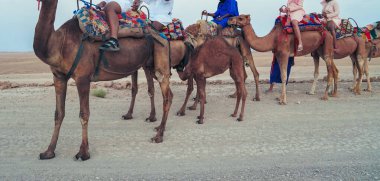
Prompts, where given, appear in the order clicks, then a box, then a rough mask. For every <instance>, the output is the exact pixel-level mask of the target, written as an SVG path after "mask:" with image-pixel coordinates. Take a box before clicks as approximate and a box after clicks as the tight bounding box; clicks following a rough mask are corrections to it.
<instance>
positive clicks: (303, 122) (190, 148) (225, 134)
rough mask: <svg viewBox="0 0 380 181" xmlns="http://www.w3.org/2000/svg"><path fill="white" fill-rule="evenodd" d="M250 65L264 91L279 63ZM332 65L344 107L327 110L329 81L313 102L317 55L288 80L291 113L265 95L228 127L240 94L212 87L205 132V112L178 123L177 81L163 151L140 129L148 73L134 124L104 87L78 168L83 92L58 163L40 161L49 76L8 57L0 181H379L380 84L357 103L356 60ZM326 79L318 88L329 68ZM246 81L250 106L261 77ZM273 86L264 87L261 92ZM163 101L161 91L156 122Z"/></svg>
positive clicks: (180, 90)
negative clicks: (86, 158)
mask: <svg viewBox="0 0 380 181" xmlns="http://www.w3.org/2000/svg"><path fill="white" fill-rule="evenodd" d="M253 55H254V58H255V63H256V65H257V66H258V69H259V72H260V78H261V80H263V82H265V80H266V79H268V77H269V66H270V64H271V59H272V58H271V54H258V53H254V54H253ZM379 60H380V59H373V60H372V62H371V63H370V71H371V77H373V78H374V79H375V80H378V78H379V77H380V61H379ZM335 62H336V64H337V66H338V68H339V71H340V76H339V77H340V79H341V80H342V82H340V83H339V89H338V91H339V97H337V98H330V100H329V101H321V100H320V99H319V98H320V97H321V96H322V94H323V90H324V88H325V85H326V83H325V82H323V81H320V82H319V83H318V87H317V91H316V93H317V94H316V95H306V94H305V93H306V92H307V91H308V90H309V88H310V86H311V83H310V82H309V80H311V79H312V78H313V70H314V67H313V61H312V58H311V57H301V58H298V59H296V65H295V67H294V69H293V71H292V75H291V78H292V79H293V80H294V82H295V83H290V84H289V85H288V86H287V87H288V92H287V93H288V105H286V106H279V105H278V104H277V102H276V101H275V98H276V97H278V96H279V94H280V93H279V89H278V88H277V89H276V90H275V92H274V93H272V94H264V93H262V94H261V95H262V97H261V100H262V101H260V102H253V101H248V102H247V106H246V114H245V120H244V121H243V122H236V121H235V119H234V118H231V117H229V115H230V114H231V113H232V111H233V108H234V103H235V100H234V99H229V98H227V96H228V94H230V93H232V92H233V91H234V85H233V84H231V83H232V81H231V78H229V76H228V73H226V74H223V75H220V76H217V77H214V78H212V79H211V83H210V84H208V85H207V90H206V92H207V101H208V103H207V104H206V113H205V124H204V125H197V124H195V121H196V116H197V115H198V114H199V110H197V111H187V114H186V115H185V116H184V117H178V116H176V115H175V114H176V111H177V110H178V109H179V107H180V105H181V104H182V101H183V98H184V93H185V90H186V87H185V85H183V84H180V83H179V82H180V81H179V79H178V77H177V76H176V75H175V73H174V71H173V78H172V81H173V84H172V85H171V88H172V90H173V93H174V99H173V105H172V107H171V111H170V116H169V120H168V124H167V130H166V132H165V137H164V142H163V143H162V144H154V143H150V142H149V139H150V137H152V136H153V135H154V133H155V132H154V131H153V128H154V127H155V126H157V125H158V124H159V123H158V122H156V123H147V122H144V120H145V118H146V117H147V116H148V115H149V108H150V106H149V98H148V95H147V92H146V91H147V86H146V83H145V80H144V79H145V78H144V76H143V73H140V74H139V75H140V76H139V81H140V86H139V91H140V92H139V94H138V98H137V103H136V108H135V111H134V119H133V120H128V121H125V120H121V119H120V117H121V115H122V114H124V113H126V111H127V109H128V106H129V102H130V99H131V93H130V90H129V89H128V88H127V89H122V90H116V89H114V88H104V87H101V86H102V85H104V84H101V83H99V84H98V87H100V88H102V89H104V90H106V91H107V95H106V98H104V99H102V98H97V97H93V96H91V98H90V110H91V116H90V123H89V142H90V154H91V159H90V160H89V161H85V162H82V161H73V159H72V158H73V156H74V155H75V154H76V152H77V151H78V149H79V145H80V142H81V126H80V122H79V119H78V114H79V103H78V94H77V92H76V87H75V84H73V83H72V84H71V85H72V86H70V87H69V89H68V94H67V101H66V117H65V120H64V122H63V126H62V128H61V134H60V140H59V142H58V146H57V149H56V158H54V159H52V160H47V161H41V160H38V155H39V153H40V152H42V151H44V150H45V149H46V148H47V146H48V144H49V141H50V138H51V133H52V131H53V125H54V122H53V118H54V109H55V95H54V88H53V87H52V86H50V85H51V82H52V75H51V74H50V73H49V67H48V66H47V65H45V64H43V63H42V62H41V61H39V60H38V59H37V58H36V57H35V56H34V54H33V53H0V82H9V83H11V84H12V83H13V84H14V85H16V86H14V88H9V89H4V90H0V180H379V179H380V140H379V137H380V121H379V120H380V119H379V117H380V112H379V105H380V83H379V82H374V83H373V92H363V93H362V95H359V96H355V95H353V94H352V93H351V92H350V91H349V90H348V88H349V87H350V86H351V84H352V82H350V80H351V79H352V73H351V69H352V68H351V61H350V60H349V59H342V60H336V61H335ZM320 69H321V73H320V78H321V79H322V78H323V77H324V76H325V75H326V68H325V65H324V63H321V64H320ZM247 70H248V69H247ZM248 75H249V79H248V82H247V84H246V85H247V89H248V91H249V99H252V97H253V95H254V94H253V90H254V84H253V83H252V80H253V77H252V74H251V73H248ZM129 80H130V78H126V79H123V80H119V82H123V83H125V82H127V81H129ZM115 82H117V81H115ZM156 87H157V84H156ZM365 87H366V83H363V85H362V88H365ZM267 88H268V84H266V83H263V84H261V85H260V89H261V92H264V90H265V89H267ZM160 95H161V94H160V91H159V89H158V88H156V107H157V113H158V115H157V117H158V118H159V119H160V116H161V114H162V112H161V109H162V106H161V104H162V103H161V100H162V98H161V96H160ZM191 103H192V102H191Z"/></svg>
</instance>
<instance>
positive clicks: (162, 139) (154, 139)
mask: <svg viewBox="0 0 380 181" xmlns="http://www.w3.org/2000/svg"><path fill="white" fill-rule="evenodd" d="M150 140H151V141H152V143H162V142H163V141H164V138H162V136H155V137H153V138H151V139H150Z"/></svg>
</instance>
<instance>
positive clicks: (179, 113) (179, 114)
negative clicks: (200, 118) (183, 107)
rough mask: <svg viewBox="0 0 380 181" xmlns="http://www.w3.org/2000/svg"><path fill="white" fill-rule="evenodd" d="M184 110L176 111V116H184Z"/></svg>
mask: <svg viewBox="0 0 380 181" xmlns="http://www.w3.org/2000/svg"><path fill="white" fill-rule="evenodd" d="M185 115H186V114H185V111H178V112H177V116H185Z"/></svg>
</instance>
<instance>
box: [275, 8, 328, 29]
mask: <svg viewBox="0 0 380 181" xmlns="http://www.w3.org/2000/svg"><path fill="white" fill-rule="evenodd" d="M275 24H276V25H277V24H280V25H281V26H282V28H283V29H284V31H285V32H287V33H289V34H292V33H293V26H292V23H291V21H290V18H288V16H287V15H282V16H279V17H277V19H276V21H275ZM298 26H299V27H300V30H301V32H302V31H321V30H323V26H322V22H321V20H320V19H319V18H318V15H317V14H316V13H311V14H306V15H305V16H304V17H303V19H302V21H300V22H299V24H298Z"/></svg>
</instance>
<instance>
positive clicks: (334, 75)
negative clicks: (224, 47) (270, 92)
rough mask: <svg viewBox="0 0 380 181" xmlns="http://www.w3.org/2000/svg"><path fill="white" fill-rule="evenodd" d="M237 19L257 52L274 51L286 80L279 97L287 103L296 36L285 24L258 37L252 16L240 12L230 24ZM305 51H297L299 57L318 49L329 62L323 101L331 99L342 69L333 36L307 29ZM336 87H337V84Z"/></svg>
mask: <svg viewBox="0 0 380 181" xmlns="http://www.w3.org/2000/svg"><path fill="white" fill-rule="evenodd" d="M232 22H235V23H236V25H237V26H239V27H241V28H242V29H243V32H244V36H245V39H246V40H247V42H248V43H249V45H250V46H251V48H253V49H254V50H256V51H259V52H267V51H272V52H274V56H276V58H277V60H278V62H279V65H280V70H281V79H282V92H281V96H280V98H279V103H280V104H281V105H285V104H286V75H287V69H286V68H287V65H288V58H289V56H290V55H291V54H292V52H294V47H295V46H294V42H295V41H294V36H293V35H290V34H289V35H288V34H286V33H284V32H283V29H282V27H281V25H275V27H273V29H272V30H271V32H270V33H269V34H268V35H266V36H265V37H257V35H256V33H255V31H254V30H253V27H252V26H251V18H250V15H240V16H237V17H233V18H230V23H232ZM301 34H302V41H303V47H304V49H303V51H301V52H297V54H296V56H303V55H307V54H310V53H311V52H315V51H318V53H319V55H322V58H323V59H324V60H325V61H326V66H327V72H328V74H327V76H328V82H327V87H326V90H325V94H324V96H323V97H322V99H323V100H327V99H328V90H329V88H330V86H331V84H332V82H333V79H335V80H336V81H335V82H337V79H338V72H337V71H336V70H337V69H336V67H335V64H334V62H333V53H334V52H333V45H332V42H333V38H332V36H331V34H330V33H328V32H327V31H323V32H318V31H307V32H302V33H301ZM335 87H336V86H335Z"/></svg>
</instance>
